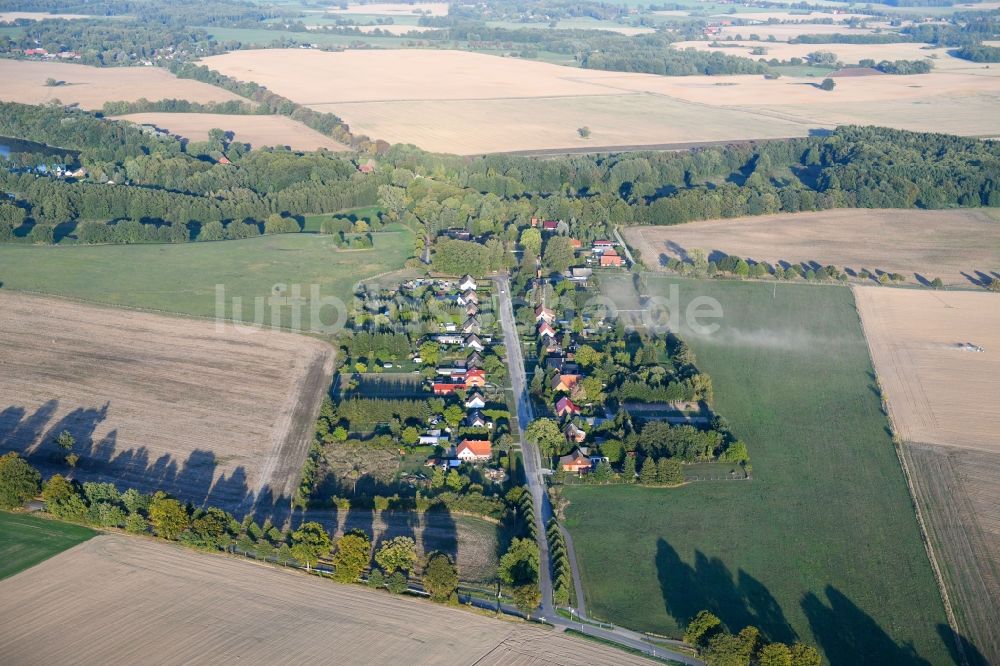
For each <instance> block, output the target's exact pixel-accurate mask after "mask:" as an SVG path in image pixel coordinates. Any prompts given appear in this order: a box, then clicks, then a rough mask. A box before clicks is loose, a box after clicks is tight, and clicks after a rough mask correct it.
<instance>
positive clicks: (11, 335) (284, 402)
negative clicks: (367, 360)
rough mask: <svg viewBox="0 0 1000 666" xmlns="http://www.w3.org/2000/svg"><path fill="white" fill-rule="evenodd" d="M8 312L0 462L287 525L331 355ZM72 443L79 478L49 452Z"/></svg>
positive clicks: (319, 349) (19, 304)
mask: <svg viewBox="0 0 1000 666" xmlns="http://www.w3.org/2000/svg"><path fill="white" fill-rule="evenodd" d="M0 308H2V309H3V313H4V316H3V318H2V320H0V367H3V369H4V372H3V375H2V377H0V452H6V451H17V452H19V453H20V454H22V455H23V456H25V457H26V458H27V459H28V460H29V461H31V463H32V464H34V465H35V466H37V467H39V468H40V469H41V470H42V472H43V474H46V475H47V474H52V473H56V472H58V473H62V474H70V473H71V476H72V477H73V478H76V479H79V480H82V481H112V482H115V483H116V484H117V485H118V486H119V487H120V488H122V489H124V488H127V487H136V488H138V489H140V490H143V491H147V492H152V491H155V490H165V491H167V492H170V493H172V494H175V495H176V496H177V497H179V498H181V499H184V500H188V501H191V502H193V503H194V504H196V505H200V504H203V503H205V504H211V505H215V506H219V507H222V508H226V509H228V510H230V511H234V512H237V513H240V512H243V511H246V510H248V509H250V508H256V509H258V510H260V511H261V512H267V511H270V510H271V507H272V505H275V506H276V508H274V510H273V513H274V515H275V517H276V518H280V517H281V515H282V512H287V509H288V507H287V504H288V501H289V500H288V498H290V497H291V496H292V494H293V493H294V491H295V489H296V487H297V485H298V478H299V474H300V471H301V468H302V464H303V462H304V460H305V456H306V453H307V451H308V448H309V445H310V443H311V439H312V435H313V424H314V422H315V418H316V414H317V412H318V410H319V405H320V401H321V399H322V397H323V394H324V391H325V389H326V387H327V386H328V385H329V381H330V376H331V373H332V366H333V353H332V349H331V348H330V346H329V345H327V344H326V343H323V342H320V341H318V340H313V339H310V338H306V337H302V336H297V335H292V334H288V333H279V332H275V331H257V332H252V333H251V332H237V331H235V330H234V329H233V328H232V327H230V326H224V327H222V330H217V329H216V325H215V323H213V322H209V321H199V320H192V319H183V318H174V317H165V316H160V315H153V314H147V313H140V312H132V311H126V310H114V309H110V308H103V307H92V306H87V305H80V304H76V303H72V302H69V301H62V300H58V299H53V298H40V297H34V296H28V295H23V294H17V293H11V292H4V291H0ZM63 430H68V431H69V432H70V433H72V434H73V436H74V437H75V438H76V441H77V444H76V446H75V447H74V449H73V451H74V453H76V454H77V455H79V456H80V460H79V463H78V464H77V466H76V469H70V468H69V467H68V466H67V465H66V463H65V462H64V461H63V458H64V456H65V453H64V452H63V451H61V450H60V449H59V448H58V447H57V446H56V445H55V443H54V441H53V440H54V438H55V437H56V436H57V435H58V434H59V433H61V432H62V431H63Z"/></svg>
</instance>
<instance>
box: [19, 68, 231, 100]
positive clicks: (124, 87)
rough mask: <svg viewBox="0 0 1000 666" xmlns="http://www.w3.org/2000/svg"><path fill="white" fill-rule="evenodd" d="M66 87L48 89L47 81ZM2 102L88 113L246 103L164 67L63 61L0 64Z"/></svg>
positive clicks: (223, 91) (227, 92)
mask: <svg viewBox="0 0 1000 666" xmlns="http://www.w3.org/2000/svg"><path fill="white" fill-rule="evenodd" d="M49 78H53V79H56V80H57V81H65V82H66V85H61V86H46V85H45V81H46V79H49ZM0 81H3V86H0V100H3V101H5V102H20V103H22V104H47V103H49V102H51V101H53V100H56V99H58V100H59V101H60V102H62V103H63V104H79V105H80V106H81V107H82V108H84V109H88V110H95V109H100V108H101V107H103V106H104V103H105V102H115V101H127V102H134V101H137V100H139V99H141V98H146V99H149V100H154V101H155V100H161V99H185V100H187V101H189V102H200V103H206V102H227V101H229V100H242V99H243V98H242V97H239V96H237V95H234V94H233V93H231V92H229V91H227V90H223V89H222V88H217V87H215V86H211V85H209V84H207V83H201V82H199V81H194V80H192V79H179V78H177V77H176V76H174V75H173V74H171V73H170V72H168V71H167V70H165V69H160V68H159V67H89V66H87V65H75V64H69V63H62V62H47V61H46V62H35V61H22V60H7V59H0Z"/></svg>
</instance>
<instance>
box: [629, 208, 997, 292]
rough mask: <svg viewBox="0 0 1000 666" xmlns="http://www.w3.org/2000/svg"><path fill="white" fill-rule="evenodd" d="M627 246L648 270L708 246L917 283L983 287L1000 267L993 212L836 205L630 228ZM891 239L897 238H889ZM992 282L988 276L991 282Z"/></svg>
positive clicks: (767, 259) (756, 258) (764, 258)
mask: <svg viewBox="0 0 1000 666" xmlns="http://www.w3.org/2000/svg"><path fill="white" fill-rule="evenodd" d="M625 237H626V238H627V239H628V241H629V243H630V244H631V245H632V246H633V247H634V248H636V250H638V252H639V254H640V255H641V256H642V259H643V261H644V262H645V264H646V265H647V266H649V267H650V268H654V269H655V267H660V268H662V267H663V266H665V264H666V262H667V261H668V260H669V259H672V258H673V259H681V260H686V259H687V258H688V257H689V253H690V252H691V250H694V249H700V250H703V251H704V252H705V253H706V255H707V256H708V258H709V260H712V258H713V257H714V256H717V255H718V254H719V253H724V254H728V255H736V256H739V257H745V258H748V259H753V260H754V261H758V262H760V261H765V262H768V263H770V264H773V265H782V264H783V265H788V264H802V263H804V264H807V265H809V264H819V265H821V266H827V265H831V264H832V265H834V266H836V267H838V268H840V269H848V270H850V271H852V272H853V273H855V274H857V273H858V272H859V271H861V270H863V269H864V270H867V271H869V273H872V274H875V275H877V274H878V273H881V272H888V273H900V274H902V275H904V276H905V277H906V279H907V280H908V281H909V282H910V283H911V284H920V283H921V282H922V283H923V284H925V285H926V284H927V283H929V282H930V281H931V280H933V279H934V278H936V277H940V278H941V280H942V282H943V283H944V285H946V286H964V287H976V286H980V284H981V283H982V282H983V280H984V279H986V278H987V277H991V276H990V273H991V272H992V271H995V270H997V269H998V268H1000V215H998V213H997V211H996V210H995V209H989V208H983V209H967V210H934V211H930V210H905V211H904V210H879V209H838V210H828V211H821V212H808V213H794V214H778V215H758V216H755V217H740V218H731V219H720V220H705V221H701V222H692V223H689V224H682V225H676V226H665V227H664V226H653V227H630V228H629V229H627V230H626V231H625ZM887 238H892V239H893V240H892V242H891V243H886V242H885V239H887ZM986 281H987V282H988V279H987V280H986Z"/></svg>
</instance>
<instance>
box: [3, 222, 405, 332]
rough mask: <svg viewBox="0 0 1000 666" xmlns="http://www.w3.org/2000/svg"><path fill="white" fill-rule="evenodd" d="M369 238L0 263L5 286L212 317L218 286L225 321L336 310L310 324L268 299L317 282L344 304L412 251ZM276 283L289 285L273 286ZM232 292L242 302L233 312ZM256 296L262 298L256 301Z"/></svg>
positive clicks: (389, 237) (102, 249)
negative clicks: (369, 242) (358, 245)
mask: <svg viewBox="0 0 1000 666" xmlns="http://www.w3.org/2000/svg"><path fill="white" fill-rule="evenodd" d="M373 236H374V249H368V250H347V249H341V248H339V247H337V245H336V243H335V240H334V238H333V237H332V236H326V235H317V234H281V235H275V236H264V237H260V238H250V239H246V240H240V241H222V242H215V243H187V244H182V245H135V246H128V247H126V246H110V245H104V246H89V247H86V246H76V247H69V246H66V247H58V246H57V247H32V246H24V245H2V246H0V265H2V266H3V269H4V272H3V276H2V280H3V283H4V289H22V290H29V291H35V292H43V293H49V294H56V295H61V296H70V297H73V298H79V299H84V300H88V301H94V302H98V303H105V304H109V305H120V306H128V307H136V308H148V309H153V310H160V311H164V312H176V313H180V314H189V315H196V316H200V317H214V316H215V314H216V311H217V310H216V285H223V286H224V289H225V297H226V301H225V303H226V306H225V309H224V313H223V314H224V316H226V317H228V318H232V319H237V320H241V321H250V322H252V321H254V320H255V317H257V318H259V320H260V321H262V322H265V323H268V324H269V323H270V322H271V321H273V319H272V317H274V316H277V317H278V322H279V323H280V324H281V325H282V326H285V327H287V328H295V329H298V330H324V329H325V327H326V326H328V325H332V324H334V323H335V322H336V321H337V318H338V317H342V313H343V309H342V308H340V307H338V306H336V305H334V306H331V307H323V308H322V309H321V310H319V320H318V321H319V324H318V326H317V325H314V324H315V323H316V322H314V321H313V320H312V316H311V312H310V308H309V307H304V308H303V316H302V318H301V320H300V322H299V323H298V324H297V325H296V322H295V321H293V316H292V311H291V308H290V307H289V306H290V305H291V302H290V301H288V300H278V301H269V300H268V299H270V298H271V297H272V296H275V297H278V298H286V297H290V296H291V292H290V290H291V285H300V288H301V295H302V297H304V298H306V299H310V297H311V293H310V292H311V288H312V285H316V286H317V288H318V289H319V295H320V297H321V298H325V297H335V298H337V299H341V300H340V301H339V302H340V303H344V302H346V301H347V300H348V299H349V298H350V295H351V294H352V293H353V291H354V284H355V283H356V282H357V281H358V280H360V279H363V278H366V277H371V276H374V275H378V274H380V273H384V272H387V271H393V270H397V269H399V268H402V267H403V263H404V262H405V261H406V259H407V258H408V257H409V256H410V254H411V253H412V251H413V235H412V233H411V232H409V231H408V230H405V229H403V228H399V229H397V230H396V231H388V232H385V233H376V234H373ZM275 285H285V288H287V289H289V292H288V293H287V294H283V293H275V291H274V288H275ZM234 298H239V299H241V300H240V301H239V303H240V307H239V309H237V307H236V303H235V302H234V301H233V299H234ZM255 299H261V300H262V302H263V305H262V306H261V307H259V308H258V307H257V306H256V305H255ZM309 302H311V300H310V301H309ZM317 303H318V301H317ZM306 305H308V302H307V303H306Z"/></svg>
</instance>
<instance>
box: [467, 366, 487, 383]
mask: <svg viewBox="0 0 1000 666" xmlns="http://www.w3.org/2000/svg"><path fill="white" fill-rule="evenodd" d="M465 385H466V386H475V387H481V386H486V371H485V370H480V369H478V368H475V369H472V370H466V371H465Z"/></svg>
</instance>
